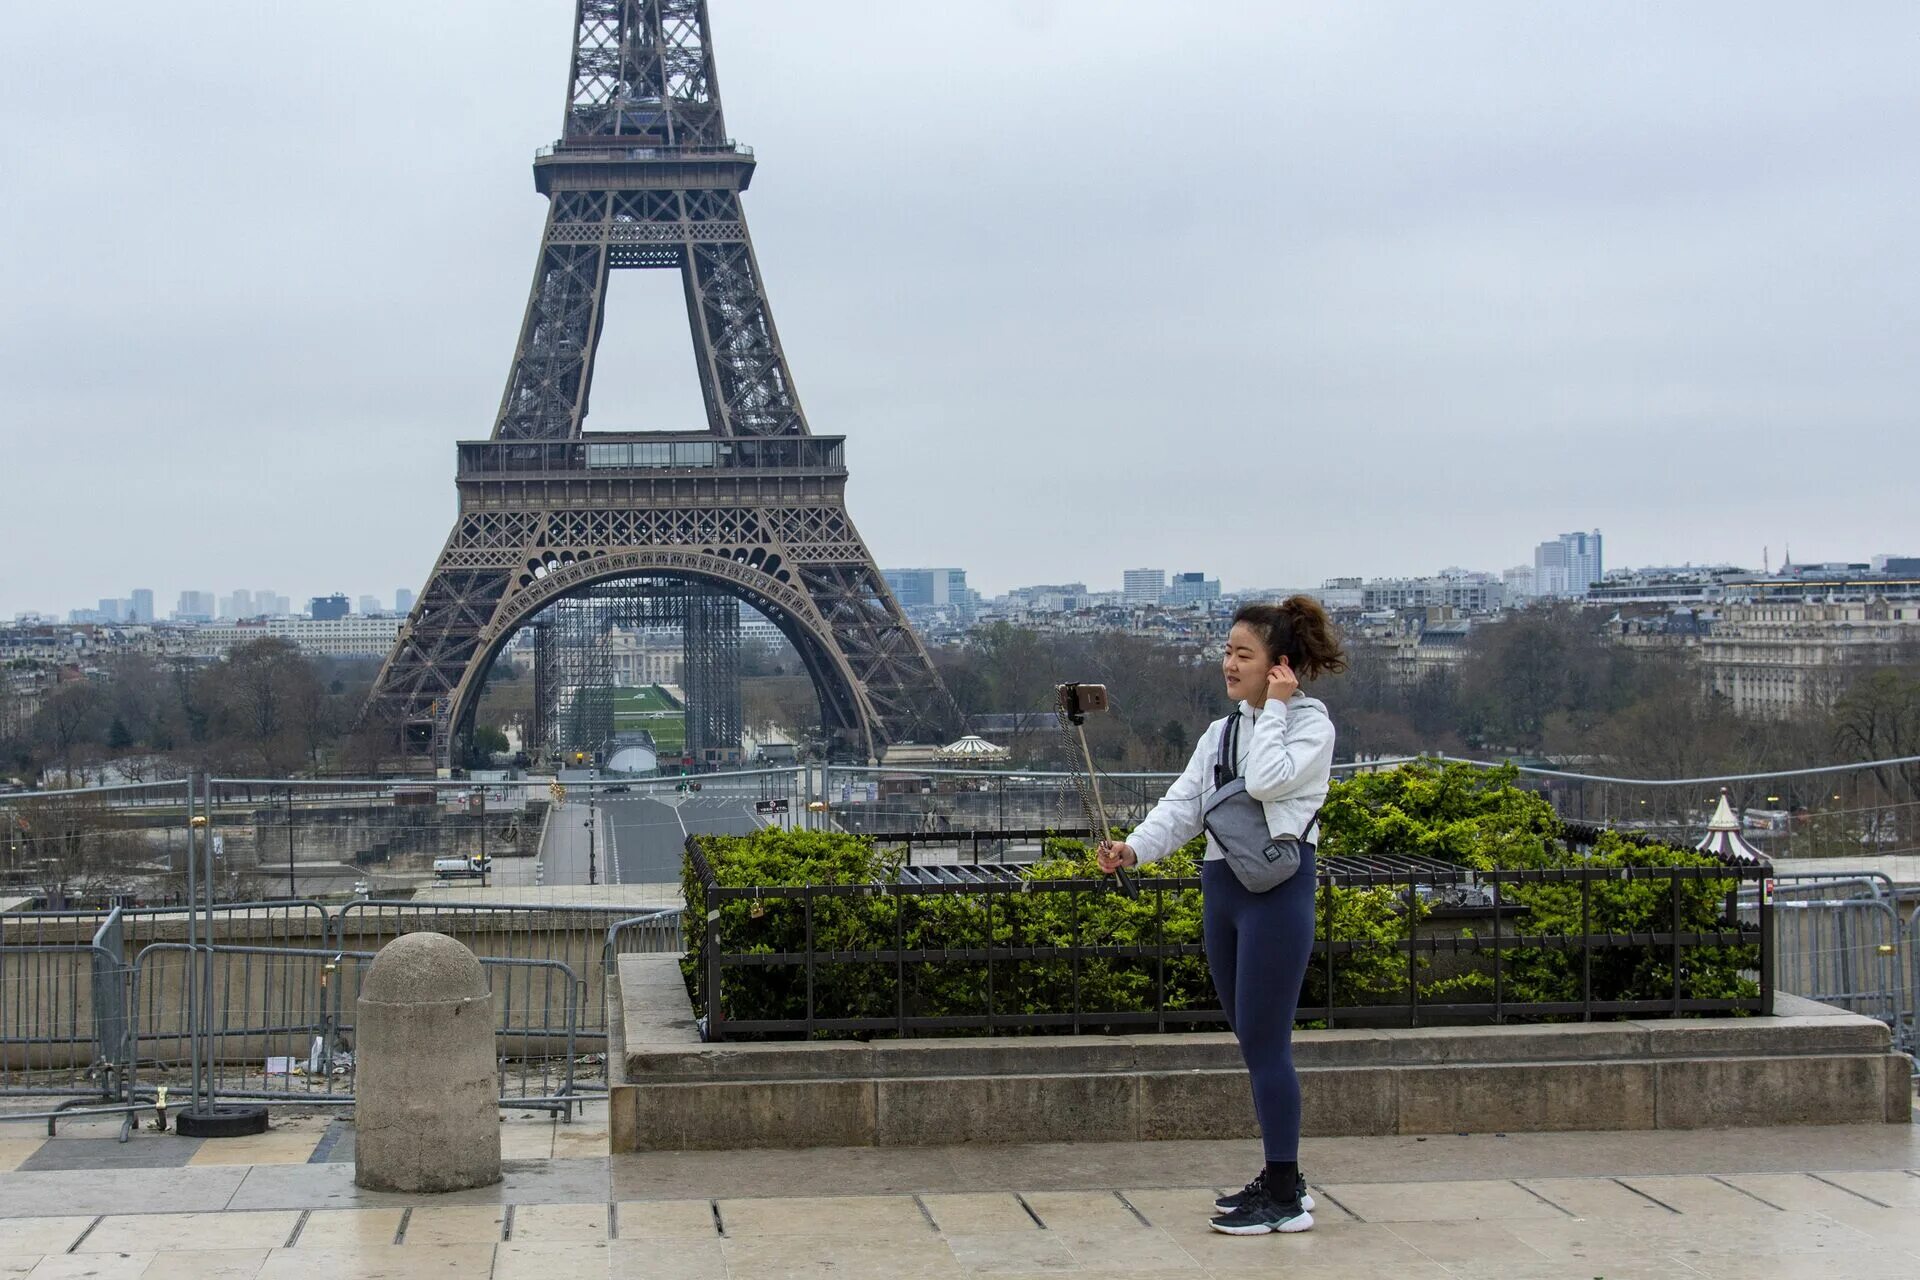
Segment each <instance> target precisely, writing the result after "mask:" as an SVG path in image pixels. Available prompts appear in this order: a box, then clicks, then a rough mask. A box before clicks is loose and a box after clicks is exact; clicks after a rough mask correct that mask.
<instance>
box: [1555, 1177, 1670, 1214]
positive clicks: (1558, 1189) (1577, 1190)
mask: <svg viewBox="0 0 1920 1280" xmlns="http://www.w3.org/2000/svg"><path fill="white" fill-rule="evenodd" d="M1520 1185H1522V1186H1524V1187H1525V1188H1527V1190H1529V1191H1531V1192H1533V1193H1534V1194H1535V1195H1539V1196H1545V1197H1546V1198H1547V1199H1548V1200H1551V1201H1552V1202H1553V1203H1554V1204H1556V1205H1558V1206H1559V1207H1560V1208H1562V1209H1565V1210H1566V1211H1567V1212H1568V1213H1569V1214H1571V1215H1573V1216H1574V1217H1576V1218H1608V1219H1614V1220H1619V1219H1625V1220H1627V1221H1632V1220H1634V1219H1637V1218H1640V1217H1643V1216H1647V1215H1652V1216H1655V1217H1658V1218H1671V1217H1673V1216H1674V1211H1673V1210H1672V1209H1669V1208H1666V1207H1665V1206H1663V1205H1658V1204H1655V1203H1654V1202H1653V1201H1651V1200H1649V1199H1647V1197H1645V1196H1643V1195H1641V1194H1639V1193H1638V1192H1636V1191H1634V1190H1632V1189H1631V1188H1629V1187H1626V1186H1623V1185H1621V1184H1620V1183H1618V1182H1616V1181H1614V1180H1613V1179H1612V1178H1527V1179H1524V1180H1523V1181H1522V1182H1521V1184H1520Z"/></svg>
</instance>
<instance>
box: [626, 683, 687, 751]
mask: <svg viewBox="0 0 1920 1280" xmlns="http://www.w3.org/2000/svg"><path fill="white" fill-rule="evenodd" d="M613 728H614V731H615V732H616V733H632V732H634V731H635V730H639V729H645V730H646V731H647V732H648V733H650V734H652V735H653V742H654V745H655V746H656V747H658V748H659V749H660V754H661V755H663V756H677V755H679V754H680V753H681V752H682V751H684V750H685V749H686V745H687V721H686V708H685V707H683V706H682V705H681V704H680V703H679V701H678V700H677V699H675V698H674V697H673V696H672V695H671V694H669V693H667V691H666V690H664V689H662V688H661V687H660V686H659V685H657V684H650V685H646V686H644V687H642V688H638V689H634V688H626V689H615V690H614V691H613Z"/></svg>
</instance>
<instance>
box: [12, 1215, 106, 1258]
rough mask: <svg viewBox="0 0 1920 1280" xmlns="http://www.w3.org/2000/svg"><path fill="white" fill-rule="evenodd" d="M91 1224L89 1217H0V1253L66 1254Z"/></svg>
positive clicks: (91, 1220)
mask: <svg viewBox="0 0 1920 1280" xmlns="http://www.w3.org/2000/svg"><path fill="white" fill-rule="evenodd" d="M92 1225H93V1219H92V1218H91V1217H81V1216H78V1215H69V1216H64V1217H53V1218H0V1256H8V1255H12V1254H20V1253H65V1252H66V1251H67V1249H68V1247H69V1246H70V1245H72V1244H73V1242H74V1241H75V1240H78V1239H79V1238H80V1233H81V1232H82V1231H85V1230H86V1229H87V1228H88V1227H90V1226H92Z"/></svg>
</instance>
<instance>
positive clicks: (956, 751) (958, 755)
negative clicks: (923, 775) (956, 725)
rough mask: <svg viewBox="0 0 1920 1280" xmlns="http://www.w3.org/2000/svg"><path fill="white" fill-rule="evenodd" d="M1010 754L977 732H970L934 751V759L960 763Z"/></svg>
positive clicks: (1003, 756)
mask: <svg viewBox="0 0 1920 1280" xmlns="http://www.w3.org/2000/svg"><path fill="white" fill-rule="evenodd" d="M1009 754H1011V753H1010V752H1008V750H1007V749H1006V748H1005V747H996V746H995V745H994V744H993V743H991V742H988V741H987V740H986V739H985V738H982V737H980V736H979V735H978V734H973V733H970V734H968V735H967V736H966V737H964V738H962V739H960V741H958V742H949V743H948V744H947V745H946V746H944V747H942V748H940V750H938V751H936V752H935V753H934V757H933V758H934V759H936V760H953V761H959V762H961V763H966V762H970V761H984V760H1005V759H1006V758H1007V757H1008V755H1009Z"/></svg>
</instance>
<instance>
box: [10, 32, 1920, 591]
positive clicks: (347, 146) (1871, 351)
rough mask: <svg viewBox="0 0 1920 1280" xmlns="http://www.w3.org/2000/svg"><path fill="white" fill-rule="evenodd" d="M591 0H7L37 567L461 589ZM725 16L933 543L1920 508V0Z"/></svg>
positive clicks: (614, 396) (876, 445)
mask: <svg viewBox="0 0 1920 1280" xmlns="http://www.w3.org/2000/svg"><path fill="white" fill-rule="evenodd" d="M571 12H572V6H571V5H570V4H569V3H567V0H537V2H534V0H514V2H513V3H508V2H507V0H467V2H465V3H459V4H455V3H452V2H451V0H409V2H408V3H405V4H394V3H391V2H390V0H379V2H376V0H334V2H332V3H329V4H325V5H308V6H272V5H259V6H241V7H235V6H232V5H230V4H215V3H211V2H210V0H180V2H179V3H175V4H172V5H165V6H155V5H144V4H135V3H133V2H132V0H109V2H108V3H107V4H106V5H105V6H104V7H102V6H93V7H89V8H86V9H84V10H75V9H74V8H72V7H71V6H66V5H12V6H7V7H6V8H5V9H4V10H3V11H0V230H3V231H4V235H0V386H3V387H4V396H3V397H0V477H4V480H3V483H0V530H4V542H5V545H6V549H7V552H8V554H6V555H5V556H4V557H0V616H11V614H12V613H13V612H14V611H15V610H19V609H27V608H40V609H62V610H64V609H66V608H69V607H73V606H77V605H87V604H90V603H91V602H92V601H93V600H94V599H95V598H96V597H100V596H109V595H124V594H126V592H127V591H128V590H129V589H130V588H132V587H135V586H150V587H153V588H155V589H156V591H157V592H158V599H159V602H160V604H161V606H162V608H163V609H164V608H165V607H167V606H169V605H170V604H171V603H172V600H173V597H174V595H175V593H177V592H178V591H179V590H181V589H183V588H196V589H207V590H213V591H217V592H222V593H224V592H228V591H231V590H232V589H233V588H235V587H258V586H271V587H274V588H276V589H278V590H279V591H281V592H284V593H287V594H289V595H293V596H295V597H296V598H298V597H304V596H306V595H309V594H313V593H317V592H322V591H330V590H334V589H339V590H342V591H345V592H347V593H349V594H350V595H357V594H359V593H362V592H370V593H377V594H380V595H382V596H383V597H386V598H388V599H390V598H391V595H392V591H393V589H394V588H395V587H398V586H406V587H411V588H417V587H419V586H420V585H421V583H422V581H423V580H424V578H425V576H426V574H427V571H428V569H429V568H430V566H431V565H432V562H433V558H434V556H435V555H436V553H437V552H438V550H439V548H440V545H441V543H442V541H443V540H444V538H445V536H446V533H447V530H448V527H449V524H450V521H451V517H452V512H453V462H454V454H453V447H452V446H453V442H454V441H455V440H457V439H469V438H476V437H483V436H485V435H486V434H487V432H488V431H489V430H490V428H491V425H492V420H493V415H494V412H495V409H496V407H497V405H498V401H499V397H500V391H501V387H502V385H503V384H504V380H505V377H506V373H507V365H508V361H509V358H510V357H511V355H512V351H513V344H514V339H515V335H516V332H517V329H518V326H519V323H520V317H521V312H522V308H523V306H524V304H525V299H526V290H527V286H528V283H529V278H530V273H531V271H532V267H533V264H534V257H535V251H536V249H537V247H538V241H539V233H540V227H541V223H542V219H543V217H544V212H545V202H544V200H542V199H541V198H540V197H539V196H538V195H537V194H535V192H534V191H533V187H532V181H531V178H530V175H529V169H528V163H529V160H530V158H531V154H532V151H533V149H534V147H536V146H537V145H540V144H541V143H544V142H547V141H549V140H551V139H552V138H553V136H554V135H555V134H556V133H557V131H558V128H559V124H560V114H561V108H562V105H563V101H564V90H565V84H564V81H565V76H566V69H567V57H568V52H569V48H568V42H569V39H570V37H571V30H570V23H571ZM712 20H713V24H714V36H715V41H716V47H717V52H718V69H719V79H720V84H721V87H722V90H723V96H724V99H725V104H726V110H727V121H728V125H729V128H730V130H731V132H732V133H733V134H734V135H735V136H736V137H738V138H739V139H741V140H742V141H743V142H747V143H749V144H751V145H753V146H754V147H755V149H756V151H757V153H758V156H759V160H760V168H759V172H758V174H757V175H756V178H755V181H754V184H753V187H752V190H751V191H750V192H749V193H748V195H747V197H746V208H747V214H748V218H749V221H750V225H751V226H752V228H753V232H754V237H755V242H756V247H757V250H758V253H759V257H760V262H761V266H762V268H763V270H764V273H765V275H766V277H767V286H768V290H769V294H770V298H771V301H772V304H773V309H774V314H775V317H776V318H777V320H778V323H779V326H780V332H781V337H782V339H783V341H784V343H785V345H786V349H787V354H788V357H789V359H790V360H791V362H792V365H793V370H794V374H795V377H796V380H797V383H798V386H799V390H800V394H801V398H802V401H803V403H804V405H805V406H806V410H807V414H808V417H809V419H810V421H811V423H812V426H813V429H814V430H815V431H816V432H819V433H821V434H833V435H841V434H844V435H845V436H847V437H848V456H849V465H850V467H851V470H852V475H853V480H852V484H851V488H850V504H851V506H852V509H853V515H854V517H855V520H856V521H857V523H858V525H859V527H860V529H861V531H862V533H863V534H864V536H865V537H866V539H867V541H868V543H869V544H870V545H871V546H872V547H873V549H874V552H875V555H876V556H877V558H878V559H879V560H880V562H881V563H882V564H885V565H920V564H954V565H961V566H964V567H966V568H967V569H968V570H969V571H970V573H971V575H972V581H973V583H974V584H975V585H976V586H979V587H983V588H985V589H987V590H989V591H991V590H996V589H1004V588H1005V587H1007V586H1010V585H1014V584H1017V583H1022V582H1036V581H1058V580H1067V579H1084V580H1086V581H1088V582H1090V583H1093V584H1095V585H1110V586H1117V585H1118V582H1119V576H1120V571H1121V570H1122V569H1123V568H1126V567H1130V566H1135V565H1154V566H1160V567H1164V568H1167V569H1169V570H1181V569H1205V570H1207V571H1208V572H1209V573H1210V574H1217V575H1220V576H1223V577H1224V578H1225V579H1226V580H1227V583H1228V585H1229V586H1230V587H1232V586H1238V585H1256V584H1280V583H1287V584H1307V583H1314V582H1318V581H1319V580H1320V579H1321V578H1323V577H1325V576H1328V575H1331V574H1345V573H1360V574H1376V573H1402V572H1429V571H1431V570H1433V569H1436V568H1438V567H1439V566H1441V565H1443V564H1466V565H1472V566H1477V567H1484V568H1491V569H1499V568H1502V567H1505V566H1506V565H1509V564H1513V563H1516V562H1519V561H1521V560H1523V559H1526V558H1527V557H1528V556H1529V555H1530V551H1531V547H1532V545H1533V543H1535V542H1536V541H1538V540H1540V539H1541V538H1544V537H1549V536H1551V535H1553V534H1555V533H1558V532H1561V531H1563V530H1568V529H1587V528H1594V527H1598V528H1601V529H1603V530H1604V531H1605V533H1606V535H1607V541H1608V547H1607V551H1608V557H1607V558H1608V561H1609V563H1610V564H1615V565H1617V564H1624V563H1641V562H1649V561H1659V562H1666V561H1671V560H1678V559H1682V558H1691V559H1693V560H1696V561H1709V560H1723V559H1724V560H1732V561H1735V562H1740V563H1747V564H1756V565H1757V563H1758V561H1759V559H1760V555H1761V547H1762V546H1763V544H1770V545H1771V546H1772V548H1773V555H1774V558H1775V561H1776V563H1777V561H1778V558H1779V555H1780V548H1781V544H1782V543H1783V542H1786V541H1790V542H1791V543H1792V546H1793V550H1794V552H1795V554H1796V555H1798V556H1800V557H1802V558H1840V557H1864V556H1866V555H1868V554H1870V553H1873V552H1879V551H1896V552H1908V553H1916V552H1920V531H1917V530H1916V522H1915V520H1914V519H1913V517H1912V515H1911V513H1910V510H1909V502H1910V494H1911V491H1912V486H1911V481H1910V477H1911V475H1912V474H1913V472H1914V470H1915V465H1916V463H1920V443H1916V442H1917V441H1920V433H1916V432H1915V430H1914V425H1915V416H1916V404H1920V395H1917V394H1916V393H1920V360H1917V359H1916V358H1915V351H1916V341H1915V340H1916V337H1917V336H1920V333H1917V330H1920V320H1917V319H1916V314H1915V305H1916V304H1915V297H1916V285H1920V270H1917V269H1916V268H1917V267H1920V250H1917V249H1916V247H1915V236H1914V228H1915V226H1916V223H1917V222H1920V218H1917V217H1916V215H1917V214H1920V207H1917V205H1920V201H1917V200H1916V196H1917V195H1920V176H1916V167H1915V165H1914V163H1913V160H1912V148H1913V139H1914V138H1915V137H1916V136H1920V100H1917V98H1916V93H1915V88H1914V85H1915V81H1914V71H1913V67H1914V65H1915V55H1916V52H1920V7H1916V6H1914V5H1913V4H1911V3H1909V2H1908V0H1897V2H1890V3H1855V4H1849V5H1846V6H1843V7H1838V8H1835V7H1820V6H1807V5H1801V4H1764V3H1763V4H1756V3H1693V4H1686V5H1661V6H1655V5H1584V6H1573V5H1541V4H1535V3H1519V2H1512V3H1471V2H1466V0H1462V2H1459V3H1453V4H1448V5H1444V6H1442V5H1412V4H1384V3H1350V2H1339V3H1336V2H1334V0H1326V2H1324V3H1316V4H1285V3H1274V2H1273V0H1244V2H1242V0H1220V2H1217V3H1210V4H1208V5H1205V6H1179V7H1174V6H1167V5H1164V4H1155V5H1148V4H1141V3H1132V2H1131V0H1124V2H1123V0H1059V2H1056V3H1043V2H1040V0H1000V2H998V3H987V4H980V5H973V6H963V7H962V6H950V5H942V6H935V5H926V4H900V3H877V2H869V3H853V4H843V5H835V6H826V7H823V6H819V5H799V4H793V3H790V2H788V3H781V2H778V0H712ZM637 274H638V273H629V274H627V275H625V276H619V277H616V280H615V294H614V297H615V301H616V306H615V308H614V309H613V310H612V312H611V313H610V316H609V320H608V324H607V330H606V337H605V340H604V342H603V346H602V356H601V363H602V371H601V377H600V378H599V379H598V380H597V382H596V388H595V396H594V414H593V417H592V419H591V420H590V426H594V427H599V428H602V429H615V428H625V429H635V428H641V429H645V428H686V427H690V426H696V425H698V419H697V395H696V392H695V390H694V371H693V363H692V360H691V357H690V353H689V343H688V337H687V332H686V320H685V313H684V310H683V309H682V306H681V303H680V300H679V293H678V286H677V281H675V280H674V279H672V278H671V277H667V276H663V275H660V274H658V273H654V274H650V275H648V276H647V277H646V278H644V279H636V278H635V277H636V275H637ZM645 304H653V305H645ZM1276 480H1277V481H1280V482H1281V483H1273V481H1276ZM1242 503H1245V504H1250V505H1240V506H1238V510H1240V511H1242V512H1245V511H1248V510H1259V509H1262V508H1264V510H1265V511H1266V512H1267V513H1268V518H1269V520H1270V526H1271V531H1270V536H1268V537H1266V538H1265V540H1264V542H1263V543H1256V542H1253V541H1250V540H1249V539H1248V538H1247V537H1246V531H1245V529H1244V527H1243V526H1240V525H1238V524H1236V525H1235V526H1233V527H1223V523H1222V516H1223V513H1224V512H1225V511H1227V510H1228V509H1229V506H1230V504H1242ZM1250 553H1251V554H1253V555H1255V556H1265V557H1266V559H1265V560H1264V561H1261V560H1259V559H1250V558H1249V556H1250Z"/></svg>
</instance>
